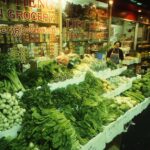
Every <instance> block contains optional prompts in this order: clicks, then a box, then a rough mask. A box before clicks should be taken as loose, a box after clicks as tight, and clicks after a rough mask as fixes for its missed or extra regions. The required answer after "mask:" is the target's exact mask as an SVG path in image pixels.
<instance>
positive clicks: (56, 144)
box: [0, 56, 150, 150]
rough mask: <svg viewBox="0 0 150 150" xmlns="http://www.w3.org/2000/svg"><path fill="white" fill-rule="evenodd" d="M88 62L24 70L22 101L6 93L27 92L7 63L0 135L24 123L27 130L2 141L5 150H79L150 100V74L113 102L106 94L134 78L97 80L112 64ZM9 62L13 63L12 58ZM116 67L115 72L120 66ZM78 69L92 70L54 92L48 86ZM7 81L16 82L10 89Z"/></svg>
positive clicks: (0, 87) (1, 77) (1, 82)
mask: <svg viewBox="0 0 150 150" xmlns="http://www.w3.org/2000/svg"><path fill="white" fill-rule="evenodd" d="M1 57H2V56H1ZM5 57H6V56H5ZM6 58H7V57H6ZM87 58H88V56H86V57H85V58H84V59H83V60H82V61H81V62H80V61H79V60H78V59H75V60H74V59H72V60H71V61H70V64H68V65H70V66H66V65H60V64H58V63H57V62H51V63H49V64H44V65H42V66H41V67H39V68H37V70H32V69H29V70H27V71H26V72H23V73H22V74H20V76H19V78H20V80H21V82H22V83H23V85H24V87H25V88H26V89H28V90H25V91H24V92H23V96H22V97H21V98H20V101H18V100H17V98H16V97H15V96H13V95H11V94H10V93H8V92H7V93H6V92H5V91H10V92H12V94H13V92H14V91H19V90H24V87H23V86H22V84H21V82H20V80H19V78H18V76H17V73H16V70H15V63H14V65H13V66H12V65H11V63H10V64H9V63H8V64H7V66H9V65H10V66H9V67H8V69H6V71H5V72H4V71H3V72H4V73H6V74H4V73H3V72H2V71H1V72H0V92H5V93H3V94H0V131H5V130H7V129H10V128H11V127H13V126H14V125H16V124H21V126H22V128H21V130H20V132H19V133H18V135H17V137H16V138H14V139H9V138H3V139H0V147H1V148H2V149H3V150H48V149H49V150H79V149H81V145H84V144H86V143H87V142H88V141H89V140H91V139H92V138H94V137H95V136H96V135H97V134H98V133H100V132H102V131H103V130H104V129H105V127H106V126H107V125H109V124H110V123H111V122H113V121H115V120H116V119H117V118H118V117H120V116H121V115H123V114H124V113H125V112H126V111H128V110H129V109H131V108H133V107H134V106H136V105H137V104H138V103H140V102H142V101H143V100H144V99H145V97H149V96H150V93H149V91H150V73H147V74H146V75H144V76H143V77H142V78H141V79H138V80H136V81H134V82H133V86H132V88H131V89H129V90H127V91H125V92H123V93H122V94H121V96H117V97H114V98H111V99H110V98H105V97H102V96H103V94H104V93H107V92H110V91H113V90H115V89H116V88H118V87H119V86H121V85H123V84H126V83H128V82H129V81H130V78H128V77H125V76H115V77H111V78H109V79H107V80H106V79H100V78H97V77H95V76H94V74H92V72H93V71H95V72H98V71H100V70H104V69H106V65H105V64H103V63H102V62H100V61H95V60H94V59H93V58H92V57H90V59H89V60H88V59H87ZM3 59H4V57H3ZM6 60H7V59H6ZM6 60H5V62H10V59H9V60H7V61H6ZM87 62H88V64H87ZM0 64H2V62H1V60H0ZM5 64H6V63H5ZM3 65H4V64H3ZM111 65H112V64H111ZM116 67H118V66H116ZM111 68H112V69H114V66H113V65H112V66H111ZM0 69H1V70H2V69H4V68H2V67H0ZM87 70H92V72H90V71H87ZM11 71H13V73H12V72H11ZM75 71H86V75H85V79H84V81H82V82H80V83H79V84H70V85H68V86H67V87H65V88H57V89H55V90H53V91H51V90H50V87H49V86H48V85H47V84H48V83H51V82H57V81H63V80H66V79H68V78H72V77H73V75H74V72H75ZM14 72H15V73H14ZM12 74H13V75H14V74H15V75H14V76H13V77H14V78H17V83H18V84H17V85H19V86H17V85H16V84H14V82H15V80H14V81H12V80H13V79H14V78H11V77H9V75H12ZM16 76H17V77H16ZM129 76H130V75H129ZM6 81H9V82H10V83H11V85H12V84H13V86H11V85H9V86H8V87H10V89H9V88H8V87H6V83H5V82H6ZM38 86H40V87H38ZM37 87H38V88H37ZM11 88H12V89H11ZM13 89H14V90H13ZM25 110H26V111H25ZM1 148H0V149H1Z"/></svg>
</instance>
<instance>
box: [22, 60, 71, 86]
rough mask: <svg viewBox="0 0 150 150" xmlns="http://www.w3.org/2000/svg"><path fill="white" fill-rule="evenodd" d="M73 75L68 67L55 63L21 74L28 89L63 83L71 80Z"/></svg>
mask: <svg viewBox="0 0 150 150" xmlns="http://www.w3.org/2000/svg"><path fill="white" fill-rule="evenodd" d="M72 75H73V73H72V71H71V70H70V69H68V68H67V67H66V66H64V65H59V64H57V63H56V62H55V61H53V62H50V63H49V64H45V65H43V66H41V67H39V68H37V69H28V70H27V71H25V72H24V73H22V74H21V76H20V79H21V81H22V83H23V85H24V86H25V87H26V88H32V87H38V86H41V85H44V84H46V83H51V82H57V81H63V80H66V79H68V78H71V77H72Z"/></svg>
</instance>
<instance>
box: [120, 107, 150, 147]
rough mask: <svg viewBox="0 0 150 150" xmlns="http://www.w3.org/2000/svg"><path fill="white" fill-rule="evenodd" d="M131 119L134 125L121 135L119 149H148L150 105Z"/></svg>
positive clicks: (149, 144)
mask: <svg viewBox="0 0 150 150" xmlns="http://www.w3.org/2000/svg"><path fill="white" fill-rule="evenodd" d="M133 121H134V122H135V126H131V127H130V128H129V129H128V132H127V133H125V134H123V136H122V144H121V148H120V150H150V106H149V107H148V108H147V109H146V110H145V111H144V112H143V113H142V114H140V115H139V116H137V117H136V118H135V119H134V120H133Z"/></svg>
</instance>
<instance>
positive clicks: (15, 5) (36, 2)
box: [0, 0, 58, 23]
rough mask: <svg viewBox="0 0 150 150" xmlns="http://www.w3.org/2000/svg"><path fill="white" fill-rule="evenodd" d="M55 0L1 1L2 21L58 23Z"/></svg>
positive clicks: (0, 16) (0, 12) (0, 17)
mask: <svg viewBox="0 0 150 150" xmlns="http://www.w3.org/2000/svg"><path fill="white" fill-rule="evenodd" d="M57 7H58V5H56V1H54V0H12V1H11V2H10V1H9V0H0V20H3V21H19V22H26V21H28V22H33V21H34V22H41V23H58V12H57V11H58V10H57V9H56V8H57Z"/></svg>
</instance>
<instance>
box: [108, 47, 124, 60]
mask: <svg viewBox="0 0 150 150" xmlns="http://www.w3.org/2000/svg"><path fill="white" fill-rule="evenodd" d="M113 50H114V51H113ZM112 51H113V52H116V53H118V52H119V58H120V59H121V60H123V59H124V56H123V51H122V50H121V49H120V48H119V49H118V50H115V49H113V48H112V49H110V50H109V51H108V52H107V58H109V57H110V56H111V53H112Z"/></svg>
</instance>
